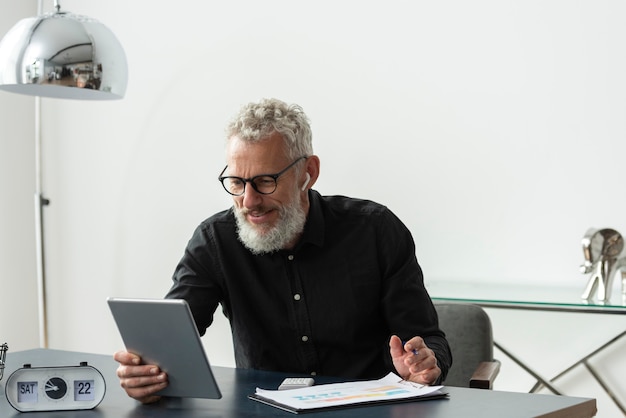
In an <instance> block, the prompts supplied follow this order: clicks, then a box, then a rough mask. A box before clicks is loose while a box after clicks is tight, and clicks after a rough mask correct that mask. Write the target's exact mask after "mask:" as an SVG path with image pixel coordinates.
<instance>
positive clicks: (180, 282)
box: [165, 224, 223, 335]
mask: <svg viewBox="0 0 626 418" xmlns="http://www.w3.org/2000/svg"><path fill="white" fill-rule="evenodd" d="M213 244H214V243H213V239H212V234H211V233H210V230H208V229H207V227H206V225H205V224H202V225H200V226H198V228H196V230H195V231H194V233H193V235H192V237H191V239H190V240H189V243H188V244H187V247H186V248H185V252H184V254H183V257H182V258H181V260H180V262H179V263H178V265H177V266H176V270H175V271H174V275H173V277H172V281H173V283H172V287H171V288H170V290H169V292H168V293H167V295H166V296H165V297H166V298H168V299H185V300H186V301H187V303H188V304H189V307H190V309H191V312H192V313H193V317H194V320H195V322H196V327H197V328H198V332H199V333H200V335H204V334H205V332H206V329H207V328H208V327H209V325H211V324H212V323H213V314H214V313H215V310H216V309H217V306H218V304H219V303H220V301H222V300H223V296H222V286H220V284H219V281H220V280H219V279H220V277H219V269H217V268H213V267H214V266H215V264H216V263H217V260H215V254H216V252H215V251H214V250H212V248H213V247H214V245H213Z"/></svg>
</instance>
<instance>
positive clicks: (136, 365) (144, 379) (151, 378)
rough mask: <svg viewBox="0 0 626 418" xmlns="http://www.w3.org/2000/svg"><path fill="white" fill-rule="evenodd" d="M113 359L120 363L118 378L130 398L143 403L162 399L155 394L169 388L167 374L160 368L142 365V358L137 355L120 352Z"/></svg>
mask: <svg viewBox="0 0 626 418" xmlns="http://www.w3.org/2000/svg"><path fill="white" fill-rule="evenodd" d="M113 358H114V359H115V360H116V361H117V362H119V363H120V365H119V367H118V368H117V372H116V373H117V377H119V379H120V385H121V386H122V388H124V390H125V391H126V393H127V394H128V396H130V397H131V398H134V399H137V400H139V401H140V402H143V403H150V402H155V401H157V400H159V399H160V397H159V396H156V395H155V393H156V392H158V391H160V390H162V389H164V388H165V387H166V386H167V374H166V373H164V372H163V371H161V369H159V367H158V366H155V365H150V364H143V365H142V364H141V358H140V357H139V356H137V355H135V354H132V353H128V352H125V351H119V352H117V353H115V354H114V355H113Z"/></svg>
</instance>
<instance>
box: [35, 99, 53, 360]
mask: <svg viewBox="0 0 626 418" xmlns="http://www.w3.org/2000/svg"><path fill="white" fill-rule="evenodd" d="M41 165H42V158H41V97H39V96H36V97H35V245H36V247H37V248H36V251H37V296H38V301H37V305H38V309H39V345H40V347H41V348H48V315H47V303H46V302H47V301H46V264H45V253H44V239H43V235H44V227H43V207H44V206H46V205H48V204H49V203H50V201H49V200H48V199H46V198H45V197H44V196H43V191H42V178H43V175H42V170H41Z"/></svg>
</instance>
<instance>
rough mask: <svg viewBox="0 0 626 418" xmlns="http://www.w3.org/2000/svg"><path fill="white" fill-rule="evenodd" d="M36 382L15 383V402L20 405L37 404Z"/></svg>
mask: <svg viewBox="0 0 626 418" xmlns="http://www.w3.org/2000/svg"><path fill="white" fill-rule="evenodd" d="M37 388H38V384H37V382H17V401H18V402H20V403H33V402H37V395H38V392H37Z"/></svg>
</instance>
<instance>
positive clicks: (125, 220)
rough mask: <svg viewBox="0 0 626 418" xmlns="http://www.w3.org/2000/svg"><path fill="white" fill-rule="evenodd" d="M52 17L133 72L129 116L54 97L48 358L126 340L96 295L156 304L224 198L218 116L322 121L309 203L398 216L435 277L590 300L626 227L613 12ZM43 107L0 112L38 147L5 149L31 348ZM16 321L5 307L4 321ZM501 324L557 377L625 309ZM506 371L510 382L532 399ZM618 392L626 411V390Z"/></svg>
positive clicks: (260, 10) (593, 6)
mask: <svg viewBox="0 0 626 418" xmlns="http://www.w3.org/2000/svg"><path fill="white" fill-rule="evenodd" d="M17 3H20V5H22V4H23V3H28V4H32V3H33V2H17ZM15 4H16V2H15V1H9V0H0V10H3V13H0V15H2V17H1V18H0V24H2V28H3V29H4V31H6V30H7V29H8V28H9V27H10V25H11V22H12V21H16V20H18V19H19V18H21V17H26V16H29V15H31V14H33V12H32V11H31V10H22V11H17V10H16V9H15ZM62 7H63V9H64V10H68V11H72V12H74V13H79V14H85V15H88V16H91V17H95V18H97V19H98V20H100V21H102V22H103V23H105V24H106V25H107V26H109V28H111V29H112V30H113V31H114V32H115V33H116V35H117V36H118V38H119V39H120V41H121V42H122V44H123V45H124V47H125V50H126V53H127V56H128V60H129V66H130V79H129V88H128V92H127V96H126V98H125V99H124V100H122V101H119V102H105V103H97V102H94V103H92V102H90V103H84V102H72V101H64V100H51V99H43V126H44V132H43V135H44V155H45V185H44V187H45V190H46V194H47V195H48V196H49V197H50V199H51V201H52V204H51V206H50V207H48V208H47V209H46V234H47V235H46V239H47V254H48V264H47V265H48V276H49V283H50V286H49V296H50V302H49V308H50V314H49V315H50V346H51V347H53V348H61V349H71V350H81V351H94V352H102V353H111V352H113V351H114V350H116V349H118V348H119V347H121V341H120V339H119V337H118V335H117V332H116V330H115V327H114V325H113V322H112V320H111V318H110V314H109V312H108V310H107V307H106V305H105V303H104V300H105V299H106V297H107V296H111V295H115V296H143V297H159V296H162V295H163V294H164V293H165V292H166V290H167V289H168V287H169V285H170V276H171V273H172V271H173V269H174V266H175V264H176V262H177V261H178V259H179V258H180V256H181V255H182V251H183V249H184V246H185V244H186V242H187V240H188V238H189V237H190V235H191V232H192V231H193V229H194V227H195V226H196V225H197V224H198V223H199V222H200V221H201V220H203V219H204V218H205V217H207V216H208V215H210V214H212V213H214V212H215V211H217V210H221V209H223V208H225V207H227V206H228V205H229V199H228V196H226V195H225V193H223V191H222V190H221V187H220V186H219V184H218V182H217V181H216V180H215V178H216V176H217V174H218V173H219V171H220V170H221V169H222V167H223V164H224V162H223V154H222V152H223V151H222V144H223V128H224V126H225V123H226V121H227V120H228V118H229V117H230V116H231V115H232V114H233V113H234V112H235V111H236V110H237V109H238V107H239V106H240V105H241V104H243V103H245V102H248V101H251V100H257V99H259V98H261V97H264V96H274V97H278V98H282V99H283V100H286V101H290V102H291V101H293V102H297V103H299V104H301V105H302V106H303V107H304V109H305V111H307V113H308V114H309V116H310V117H311V119H312V126H313V130H314V138H315V139H314V145H315V149H316V152H317V154H318V155H319V156H320V158H321V159H322V177H321V179H320V181H319V182H318V184H317V185H316V189H318V190H319V191H321V192H322V193H324V194H334V193H341V194H347V195H351V196H358V197H365V198H370V199H373V200H377V201H380V202H383V203H385V204H387V205H388V206H389V207H390V208H391V209H392V210H394V211H395V212H396V213H397V214H398V215H399V216H400V217H401V218H402V219H403V220H404V221H405V223H406V224H407V225H408V226H409V228H410V229H411V230H412V231H413V233H414V236H415V239H416V244H417V253H418V258H419V260H420V262H421V264H422V266H423V268H424V270H425V274H426V277H427V280H428V281H435V280H441V279H448V278H452V279H459V280H464V281H500V282H512V283H513V282H534V283H539V284H554V285H559V284H562V285H572V286H577V287H580V289H581V292H582V289H583V288H584V285H585V284H586V280H587V278H586V277H585V276H583V275H581V274H580V273H579V271H578V266H579V264H580V263H581V262H582V252H581V249H580V240H581V238H582V236H583V234H584V232H585V231H586V229H587V228H589V227H592V226H594V227H612V228H615V229H617V230H618V231H622V232H623V233H626V219H625V217H624V208H625V207H626V195H625V194H624V193H623V186H622V183H623V182H622V177H623V173H624V171H625V170H623V169H622V166H623V160H624V158H623V155H625V154H624V151H626V144H625V141H624V140H623V138H624V136H625V134H626V124H625V123H624V115H625V114H626V78H625V77H624V74H626V54H624V53H623V51H624V39H626V27H625V26H624V25H623V16H624V13H625V12H626V5H624V4H623V3H622V2H619V1H580V2H571V1H565V0H560V1H556V0H555V1H520V0H515V1H514V0H509V1H502V0H493V1H489V0H476V1H471V2H467V1H461V0H458V1H446V2H431V1H397V0H396V1H389V2H385V3H382V2H372V1H344V2H331V1H300V2H293V1H286V0H285V1H264V2H255V1H250V0H248V1H244V0H242V1H229V2H219V3H218V2H200V1H189V0H181V1H179V2H177V3H175V4H174V3H166V2H160V3H156V2H153V1H147V0H136V1H132V2H122V1H120V0H111V1H107V2H98V1H95V0H91V1H85V0H82V1H79V0H65V1H63V2H62ZM24 8H26V9H28V8H27V7H26V6H24ZM47 8H48V9H49V8H51V5H47ZM33 9H34V6H33ZM4 10H10V11H11V13H10V16H9V15H5V13H4ZM31 103H32V99H30V98H21V97H19V96H15V95H10V94H8V93H2V94H1V95H0V106H1V107H2V109H9V110H10V113H9V115H10V116H8V117H7V112H2V114H0V118H2V119H0V121H2V124H1V125H0V135H1V138H2V139H1V141H2V142H1V144H2V149H4V148H5V147H6V146H7V145H6V144H7V141H15V140H14V139H13V137H15V136H17V135H19V136H20V137H23V138H24V139H25V140H26V141H24V142H9V144H10V145H11V146H15V147H16V148H17V149H18V152H19V155H20V156H21V158H23V160H22V161H25V163H23V164H21V165H20V166H19V167H17V168H15V169H14V170H17V169H19V170H20V172H21V174H20V175H17V174H11V176H10V178H5V177H4V176H3V180H1V183H0V184H1V185H2V189H1V190H0V196H2V212H1V214H2V218H1V219H2V220H1V221H0V222H2V225H3V230H2V231H3V232H2V234H1V236H0V248H1V249H2V251H1V255H0V257H2V258H0V260H2V261H3V264H2V265H1V266H0V269H1V271H0V274H1V277H2V279H1V280H2V285H3V290H1V292H2V294H5V292H7V290H6V289H8V293H7V294H11V295H23V298H24V301H23V303H24V304H25V306H26V308H25V312H24V316H25V318H24V319H20V321H22V320H23V321H25V322H24V323H25V324H28V326H25V327H24V332H23V333H18V334H15V333H14V332H15V331H13V328H11V329H10V332H9V336H10V337H11V340H12V341H9V342H10V343H11V344H12V347H19V348H30V347H32V346H33V345H36V337H33V336H32V330H31V327H33V326H34V325H33V322H34V321H36V318H35V315H36V310H35V307H34V304H33V303H32V302H33V300H34V298H35V296H34V291H35V287H34V285H33V284H31V283H34V280H35V279H34V274H35V273H34V256H33V253H34V244H33V242H32V241H31V240H30V239H29V237H28V234H30V233H31V231H32V229H33V228H31V226H30V225H29V223H30V222H29V217H30V216H31V215H32V196H31V195H32V193H31V191H30V190H29V189H31V190H32V188H33V186H32V183H33V175H32V174H31V172H30V169H31V168H32V166H31V165H32V163H31V159H30V158H31V153H32V145H31V144H30V142H28V141H29V138H30V137H31V136H32V134H33V132H32V128H31V123H32V116H31V115H30V112H31V108H30V104H31ZM13 114H15V115H16V116H15V117H14V116H13ZM5 120H6V124H5ZM13 131H15V132H16V133H15V134H13ZM5 160H6V161H9V162H10V163H11V164H14V165H15V164H17V159H13V158H9V157H6V156H5V154H4V152H3V153H2V155H0V161H1V162H2V169H3V171H2V173H3V174H4V173H5V171H4V170H5ZM7 164H8V163H7ZM11 173H14V171H11ZM18 195H19V198H18V197H17V196H18ZM5 202H10V204H7V203H5ZM5 211H10V212H6V213H7V214H6V215H5ZM13 213H16V214H19V219H20V222H21V223H22V225H23V227H21V228H19V229H18V228H17V226H16V225H15V224H14V223H13V221H12V220H11V219H12V217H13V216H18V215H14V214H13ZM5 223H6V224H7V225H8V226H7V227H6V231H8V233H5V232H4V231H5V227H4V225H5ZM16 242H23V244H21V245H20V246H19V248H18V246H17V245H16ZM9 252H10V254H11V255H9V256H7V254H9ZM5 258H7V261H6V262H5ZM5 263H6V267H5ZM16 272H18V273H19V274H20V275H21V277H22V279H21V280H19V281H18V280H17V279H15V278H14V276H16ZM26 282H28V284H26ZM24 287H27V289H25V288H24ZM3 299H6V297H3ZM15 303H18V299H12V301H11V304H9V305H8V306H9V307H12V306H13V304H15ZM9 312H10V313H12V312H14V310H10V311H9V310H8V308H7V307H6V306H2V307H0V314H1V315H2V317H3V318H5V317H6V315H7V314H8V313H9ZM490 314H492V317H493V318H494V323H495V325H496V334H497V337H498V339H499V340H504V341H503V342H506V341H509V343H510V344H512V345H514V347H515V349H516V350H519V351H521V352H523V353H526V354H525V358H526V359H527V360H528V361H529V362H535V363H538V364H539V365H540V366H544V367H550V368H554V369H555V370H557V371H558V368H559V366H560V365H561V363H564V362H566V360H567V359H568V358H569V357H575V356H576V355H577V354H580V355H583V354H585V353H586V352H587V351H589V350H590V349H592V348H593V347H590V346H591V345H593V343H595V342H598V343H600V342H603V341H604V340H605V339H608V338H610V336H611V333H612V332H613V331H615V330H621V329H623V328H624V325H625V323H624V322H625V321H624V318H621V317H603V316H592V317H591V318H590V317H589V316H572V315H558V314H543V315H541V316H540V317H536V316H535V317H533V316H532V315H531V316H526V315H525V314H521V313H519V312H518V313H511V312H505V311H496V310H494V311H490ZM529 318H530V319H533V318H535V319H534V320H532V321H531V320H529ZM600 321H602V324H601V326H600ZM20 323H21V322H20ZM546 324H547V325H549V327H547V328H548V329H546V328H545V325H546ZM539 325H541V326H539ZM5 326H6V325H4V324H3V325H2V327H3V328H2V330H3V331H4V329H5ZM555 328H556V329H558V330H560V331H563V332H562V333H561V332H559V333H554V332H553V331H551V330H552V329H555ZM590 329H591V330H593V333H589V334H588V332H589V331H588V330H590ZM568 331H569V332H568ZM0 338H1V336H0ZM33 338H35V340H34V341H33ZM7 339H8V338H7ZM205 341H206V343H207V348H208V351H209V353H210V356H211V358H212V360H213V362H214V363H215V364H232V352H231V348H230V344H231V343H230V336H229V331H228V327H227V325H226V324H225V323H224V321H223V320H220V321H218V323H217V324H216V327H214V328H213V329H212V330H211V332H210V333H209V335H208V336H207V337H205ZM625 345H626V342H620V343H618V345H617V348H616V349H615V350H614V351H612V352H611V353H617V352H619V349H621V350H622V351H623V349H624V346H625ZM564 352H566V353H567V355H566V356H564V355H563V353H564ZM611 353H607V354H605V355H603V356H601V358H600V359H599V360H596V361H598V362H599V363H600V365H601V366H602V367H603V368H604V369H606V370H609V369H610V370H618V372H613V373H614V376H616V377H615V378H614V379H615V380H619V379H618V378H617V376H619V375H620V374H621V375H623V371H624V370H626V360H624V359H623V358H620V356H618V355H616V354H611ZM503 360H504V361H505V365H504V366H505V367H504V370H503V372H502V375H501V376H500V378H499V382H498V384H499V388H500V389H503V390H527V389H528V388H529V387H530V386H532V382H528V381H527V378H526V377H525V376H523V374H522V373H520V371H519V369H517V368H516V366H514V365H512V364H509V363H508V362H507V361H506V359H503ZM614 366H615V367H616V368H613V367H614ZM620 371H621V372H620ZM607 373H609V374H611V373H610V372H607ZM615 373H616V374H615ZM563 384H564V385H566V386H568V388H570V392H568V393H572V394H577V395H581V396H593V397H598V398H599V403H600V411H601V412H600V414H599V416H601V417H608V416H612V415H613V416H619V413H618V412H617V411H616V409H615V408H614V407H613V406H612V404H611V402H610V401H609V400H607V399H606V397H605V396H604V395H603V394H602V391H601V390H599V389H598V388H597V386H596V385H595V384H593V383H592V382H590V377H589V375H588V374H586V373H582V374H578V375H576V379H575V380H573V379H569V381H568V382H565V383H563ZM612 387H613V388H614V389H615V390H616V392H617V393H618V396H620V397H621V399H622V400H623V402H626V392H625V389H623V384H621V383H619V382H613V386H612ZM615 414H617V415H615Z"/></svg>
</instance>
